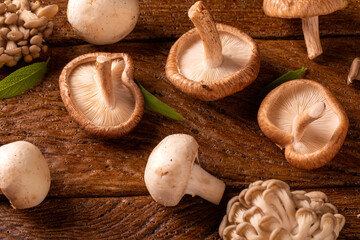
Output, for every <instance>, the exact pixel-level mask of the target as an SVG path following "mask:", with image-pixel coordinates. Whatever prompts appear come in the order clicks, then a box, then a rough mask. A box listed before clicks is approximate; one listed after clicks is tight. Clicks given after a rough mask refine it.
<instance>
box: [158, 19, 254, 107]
mask: <svg viewBox="0 0 360 240" xmlns="http://www.w3.org/2000/svg"><path fill="white" fill-rule="evenodd" d="M216 28H217V30H218V31H219V32H228V33H230V34H232V35H234V36H235V37H238V38H241V39H242V40H243V41H245V42H246V43H247V44H248V45H249V46H250V47H251V48H252V54H251V57H250V59H249V62H248V63H247V64H246V65H245V66H244V67H242V68H241V69H239V71H237V72H235V73H234V74H231V75H229V76H227V77H225V78H222V79H218V80H216V81H206V82H195V81H192V80H190V79H188V78H186V77H185V76H183V75H182V74H181V73H179V67H178V50H179V49H181V47H182V46H183V45H184V44H186V42H187V41H191V39H192V38H193V37H194V36H195V35H198V32H197V29H196V28H194V29H192V30H190V31H188V32H186V33H185V34H184V35H182V36H181V37H180V38H179V39H178V40H177V41H176V42H175V44H174V45H173V46H172V47H171V49H170V52H169V56H168V58H167V62H166V67H165V72H166V76H167V78H168V79H169V81H170V82H171V83H172V84H174V85H175V87H177V88H178V89H180V90H181V91H183V92H184V93H186V94H188V95H190V96H192V97H196V98H199V99H201V100H204V101H215V100H218V99H221V98H224V97H226V96H229V95H231V94H234V93H236V92H238V91H240V90H242V89H244V88H245V87H247V86H248V85H250V84H251V83H252V82H253V81H254V80H255V79H256V77H257V75H258V73H259V70H260V52H259V48H258V46H257V44H256V43H255V41H254V40H253V39H252V38H251V37H250V36H249V35H247V34H246V33H244V32H242V31H240V30H239V29H237V28H234V27H231V26H228V25H224V24H219V23H218V24H216Z"/></svg>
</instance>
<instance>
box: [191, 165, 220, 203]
mask: <svg viewBox="0 0 360 240" xmlns="http://www.w3.org/2000/svg"><path fill="white" fill-rule="evenodd" d="M224 191H225V183H223V182H222V181H221V180H219V179H217V178H216V177H214V176H213V175H211V174H210V173H208V172H206V171H205V170H204V169H202V168H201V167H200V166H199V165H198V164H194V166H193V168H192V170H191V176H190V179H189V182H188V185H187V187H186V189H185V194H190V195H192V196H193V197H194V196H199V197H202V198H203V199H205V200H207V201H209V202H211V203H213V204H216V205H218V204H219V203H220V200H221V198H222V195H223V194H224Z"/></svg>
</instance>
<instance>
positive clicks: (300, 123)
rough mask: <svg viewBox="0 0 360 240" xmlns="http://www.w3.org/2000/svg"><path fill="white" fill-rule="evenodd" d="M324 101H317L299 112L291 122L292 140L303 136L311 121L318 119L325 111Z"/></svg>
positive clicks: (297, 139) (296, 140) (298, 139)
mask: <svg viewBox="0 0 360 240" xmlns="http://www.w3.org/2000/svg"><path fill="white" fill-rule="evenodd" d="M325 107H326V105H325V103H323V102H318V103H315V104H314V105H312V106H310V107H309V108H307V109H306V110H305V111H304V112H302V113H301V114H299V115H298V116H297V117H296V118H295V119H294V122H293V136H294V141H295V142H298V141H300V140H301V138H302V137H303V135H304V133H305V130H306V127H307V126H308V125H309V124H310V123H312V122H313V121H315V120H317V119H319V118H320V117H321V116H322V114H323V113H324V111H325Z"/></svg>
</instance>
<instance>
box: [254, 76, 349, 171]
mask: <svg viewBox="0 0 360 240" xmlns="http://www.w3.org/2000/svg"><path fill="white" fill-rule="evenodd" d="M258 123H259V126H260V128H261V130H262V131H263V132H264V134H265V135H266V136H267V137H268V138H270V139H271V140H272V141H273V142H275V143H276V144H277V145H278V146H280V148H285V158H286V159H287V160H288V161H289V162H290V163H291V164H292V165H294V166H295V167H298V168H302V169H315V168H319V167H322V166H324V165H325V164H327V163H328V162H329V161H331V159H333V158H334V157H335V155H336V154H337V152H338V151H339V150H340V148H341V146H342V144H343V142H344V140H345V137H346V134H347V130H348V126H349V120H348V118H347V116H346V113H345V111H344V109H343V108H342V106H341V105H340V104H339V102H338V101H337V100H336V98H335V97H334V96H333V95H332V93H331V92H330V91H329V90H328V89H327V88H325V87H324V86H322V85H321V84H320V83H317V82H314V81H311V80H304V79H301V80H293V81H290V82H287V83H284V84H282V85H280V86H279V87H277V88H275V89H274V90H272V91H271V92H270V93H269V94H268V95H267V96H266V97H265V99H264V100H263V102H262V103H261V105H260V108H259V112H258Z"/></svg>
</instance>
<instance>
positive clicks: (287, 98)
mask: <svg viewBox="0 0 360 240" xmlns="http://www.w3.org/2000/svg"><path fill="white" fill-rule="evenodd" d="M319 102H323V103H324V104H325V110H324V112H323V115H322V116H321V117H320V118H319V119H317V120H315V121H313V122H311V123H310V124H309V125H307V127H306V129H305V132H304V135H303V136H302V138H301V139H300V141H299V142H298V143H297V144H294V150H295V151H296V152H299V153H302V154H310V153H313V152H316V151H317V150H320V149H322V148H323V147H324V146H325V145H326V144H327V143H328V142H329V141H330V139H331V137H332V135H333V134H334V132H335V130H336V129H337V128H338V126H339V117H338V116H337V115H336V114H335V112H334V111H333V110H332V108H331V106H330V105H329V104H328V103H327V102H326V99H325V98H324V96H323V95H322V94H321V92H320V91H319V90H318V89H316V87H314V86H311V85H305V84H303V85H293V86H292V87H291V88H290V89H289V91H286V92H284V93H283V94H281V95H280V96H279V97H278V98H277V99H276V101H273V103H272V104H271V105H270V107H269V111H268V118H269V120H270V122H271V123H272V124H274V125H275V126H276V127H278V128H279V129H280V130H282V131H285V132H288V133H289V134H292V132H293V130H294V129H293V126H294V120H295V119H296V117H297V116H299V115H300V114H301V113H302V112H304V111H305V110H306V109H308V108H309V107H311V106H313V105H314V104H316V103H319Z"/></svg>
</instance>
